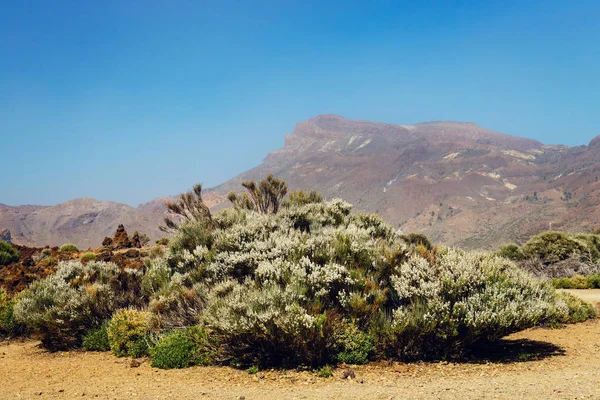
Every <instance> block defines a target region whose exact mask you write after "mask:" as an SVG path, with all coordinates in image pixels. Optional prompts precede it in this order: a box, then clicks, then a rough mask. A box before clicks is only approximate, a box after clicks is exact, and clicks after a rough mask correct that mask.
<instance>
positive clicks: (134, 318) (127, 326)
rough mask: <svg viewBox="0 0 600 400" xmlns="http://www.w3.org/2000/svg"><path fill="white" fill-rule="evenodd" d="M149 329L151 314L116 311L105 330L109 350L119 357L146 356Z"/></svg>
mask: <svg viewBox="0 0 600 400" xmlns="http://www.w3.org/2000/svg"><path fill="white" fill-rule="evenodd" d="M151 327H152V314H151V313H149V312H147V311H137V310H132V309H121V310H118V311H117V312H115V314H114V315H113V317H112V319H111V320H110V322H109V323H108V327H107V329H106V330H107V334H108V342H109V344H110V349H111V350H112V352H113V353H114V354H115V355H116V356H119V357H123V356H130V357H141V356H144V355H148V350H149V343H148V337H149V333H150V329H151Z"/></svg>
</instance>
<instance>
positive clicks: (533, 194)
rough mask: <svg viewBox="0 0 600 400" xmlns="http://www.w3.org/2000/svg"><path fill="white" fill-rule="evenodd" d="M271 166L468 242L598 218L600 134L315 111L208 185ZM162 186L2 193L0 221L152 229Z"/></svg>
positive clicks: (50, 237) (38, 233) (214, 200)
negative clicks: (145, 199) (141, 193)
mask: <svg viewBox="0 0 600 400" xmlns="http://www.w3.org/2000/svg"><path fill="white" fill-rule="evenodd" d="M267 173H273V174H274V175H276V176H278V177H281V178H283V179H285V180H286V181H287V182H288V185H289V186H290V188H291V189H317V190H320V191H321V192H322V193H323V194H324V196H325V197H326V198H334V197H339V198H343V199H345V200H347V201H349V202H350V203H352V204H354V205H355V208H356V209H358V210H362V211H369V212H377V213H379V214H380V215H381V216H382V217H384V218H385V219H386V220H388V221H389V222H391V223H392V224H394V225H395V226H396V227H398V228H400V229H402V230H403V231H405V232H422V233H425V234H426V235H428V236H430V237H431V238H432V239H433V240H434V241H438V242H443V243H446V244H450V245H459V246H463V247H467V248H493V247H496V246H498V245H499V244H502V243H505V242H512V241H517V242H519V241H523V240H524V239H526V238H528V237H529V236H531V235H532V234H534V233H537V232H539V231H542V230H547V229H550V228H551V229H564V230H588V229H590V228H595V227H599V226H600V201H599V200H600V183H599V182H598V177H599V176H600V137H597V138H595V139H593V140H592V141H591V142H590V144H589V145H588V146H577V147H568V146H562V145H553V146H550V145H545V144H543V143H541V142H538V141H536V140H531V139H526V138H520V137H515V136H510V135H506V134H502V133H498V132H494V131H491V130H489V129H486V128H483V127H480V126H478V125H476V124H473V123H463V122H450V121H440V122H427V123H422V124H415V125H392V124H384V123H377V122H368V121H355V120H349V119H345V118H343V117H340V116H337V115H320V116H317V117H315V118H312V119H309V120H307V121H304V122H301V123H299V124H297V125H296V127H295V128H294V131H293V132H292V134H290V135H287V136H286V138H285V145H284V147H283V148H281V149H279V150H277V151H274V152H272V153H270V154H269V155H267V157H266V158H265V159H264V161H263V162H262V163H261V164H260V165H259V166H257V167H255V168H253V169H251V170H249V171H247V172H244V173H242V174H241V175H238V176H236V177H234V178H232V179H231V180H229V181H227V182H225V183H223V184H222V185H220V186H218V187H216V188H213V189H212V190H209V191H207V193H206V196H205V197H206V201H207V203H208V204H209V205H210V206H213V207H222V206H224V205H226V204H227V201H226V200H225V195H226V194H227V193H228V192H229V191H231V190H236V191H239V190H241V187H240V185H239V184H240V183H241V182H242V181H244V180H249V179H261V178H263V177H264V176H265V175H266V174H267ZM166 199H168V198H160V199H155V200H152V201H150V202H149V203H146V204H142V205H140V206H138V207H136V208H133V207H129V206H127V205H124V204H119V203H114V202H105V201H97V200H92V199H77V200H72V201H69V202H67V203H64V204H59V205H56V206H52V207H42V206H19V207H9V206H4V205H0V228H4V229H8V230H9V231H10V232H11V234H12V238H13V241H14V242H16V243H22V244H29V245H37V246H41V245H45V244H50V245H60V244H63V243H65V242H73V243H75V244H77V245H79V246H80V247H88V246H92V247H93V246H98V245H99V243H100V242H101V241H102V239H103V238H104V236H107V235H109V234H110V233H111V232H113V231H114V230H115V229H116V227H117V226H118V225H119V224H124V225H125V226H126V228H127V230H128V231H131V232H133V231H135V230H138V231H140V232H144V233H146V234H148V235H149V236H150V237H151V238H153V239H154V238H157V237H159V236H160V232H159V231H158V229H157V225H158V224H159V223H160V221H162V218H163V217H164V212H165V208H164V201H165V200H166Z"/></svg>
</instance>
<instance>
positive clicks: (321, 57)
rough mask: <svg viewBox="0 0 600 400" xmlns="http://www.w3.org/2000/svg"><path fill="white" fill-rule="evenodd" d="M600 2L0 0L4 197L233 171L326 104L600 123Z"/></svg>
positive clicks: (102, 194)
mask: <svg viewBox="0 0 600 400" xmlns="http://www.w3.org/2000/svg"><path fill="white" fill-rule="evenodd" d="M598 15H600V2H598V1H570V2H564V1H552V0H547V1H543V2H540V1H512V0H502V1H495V0H493V1H492V0H488V1H424V0H421V1H400V0H397V1H362V2H355V1H344V2H340V1H307V0H305V1H283V0H281V1H272V2H264V1H218V2H217V1H214V2H213V1H200V0H196V1H175V0H173V1H169V2H166V1H134V0H131V1H111V0H105V1H95V2H93V1H80V0H76V1H69V0H61V1H22V2H19V1H12V2H9V1H4V0H0V135H1V141H0V161H1V163H2V169H3V171H4V173H5V174H4V175H3V177H2V182H1V184H0V186H1V187H0V203H5V204H12V205H15V204H55V203H58V202H63V201H66V200H69V199H72V198H76V197H94V198H98V199H102V200H115V201H120V202H124V203H128V204H131V205H137V204H138V203H141V202H145V201H148V200H150V199H152V198H155V197H158V196H163V195H168V194H176V193H179V192H182V191H185V190H187V189H188V188H190V187H191V186H192V185H193V184H194V183H196V182H203V183H204V184H205V185H206V186H213V185H217V184H219V183H221V182H223V181H225V180H227V179H228V178H230V177H232V176H234V175H236V174H238V173H240V172H243V171H245V170H247V169H249V168H251V167H253V166H255V165H257V164H259V163H260V162H261V160H262V159H263V158H264V156H265V155H266V154H267V153H268V152H269V151H272V150H275V149H277V148H279V147H281V146H282V145H283V140H284V134H285V133H289V132H291V131H292V129H293V127H294V125H295V124H296V123H297V122H300V121H302V120H305V119H307V118H310V117H312V116H315V115H318V114H325V113H335V114H340V115H343V116H345V117H348V118H355V119H366V120H374V121H381V122H389V123H398V124H411V123H416V122H423V121H430V120H458V121H472V122H476V123H478V124H480V125H483V126H485V127H487V128H490V129H494V130H497V131H500V132H504V133H509V134H513V135H518V136H527V137H531V138H535V139H538V140H541V141H543V142H545V143H564V144H569V145H578V144H587V143H588V142H589V140H590V139H591V138H592V137H594V136H595V135H597V134H600V113H599V112H598V110H599V109H600V101H599V100H598V93H600V90H599V89H600V77H599V71H600V24H598V22H597V21H598V20H597V18H598Z"/></svg>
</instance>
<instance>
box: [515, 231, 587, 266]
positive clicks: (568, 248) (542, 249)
mask: <svg viewBox="0 0 600 400" xmlns="http://www.w3.org/2000/svg"><path fill="white" fill-rule="evenodd" d="M586 245H587V242H586V241H584V240H581V239H579V238H576V237H574V236H573V235H571V234H568V233H565V232H553V231H549V232H542V233H540V234H539V235H535V236H533V237H532V238H531V239H529V240H528V241H527V243H525V244H524V245H523V246H522V248H521V250H522V252H523V254H524V255H525V256H526V257H539V258H540V260H541V261H542V262H543V263H544V264H552V263H556V262H558V261H562V260H566V259H568V258H569V257H572V256H573V255H581V254H583V253H585V252H586V250H587V246H586Z"/></svg>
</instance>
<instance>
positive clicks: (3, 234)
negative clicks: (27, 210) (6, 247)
mask: <svg viewBox="0 0 600 400" xmlns="http://www.w3.org/2000/svg"><path fill="white" fill-rule="evenodd" d="M0 240H3V241H5V242H8V243H12V242H11V240H12V236H11V234H10V231H9V230H8V229H0Z"/></svg>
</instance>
